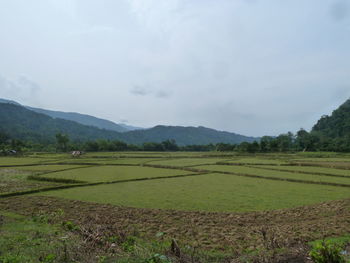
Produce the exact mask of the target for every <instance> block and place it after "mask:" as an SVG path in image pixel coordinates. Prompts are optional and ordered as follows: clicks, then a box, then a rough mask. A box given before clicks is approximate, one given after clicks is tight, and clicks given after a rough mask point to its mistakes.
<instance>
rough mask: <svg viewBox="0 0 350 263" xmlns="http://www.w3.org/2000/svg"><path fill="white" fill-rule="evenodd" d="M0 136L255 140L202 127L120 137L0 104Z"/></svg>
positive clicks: (142, 140) (192, 141)
mask: <svg viewBox="0 0 350 263" xmlns="http://www.w3.org/2000/svg"><path fill="white" fill-rule="evenodd" d="M0 132H3V133H6V134H7V135H9V136H10V137H12V138H15V139H21V140H25V141H32V142H41V143H46V142H47V143H50V142H51V143H52V142H54V141H55V135H56V134H57V133H64V134H67V135H68V136H69V138H70V140H71V141H88V140H97V139H107V140H121V141H124V142H126V143H130V144H142V143H145V142H161V141H164V140H168V139H175V140H176V142H177V144H178V145H189V144H209V143H219V142H222V143H240V142H242V141H248V142H251V141H253V140H255V139H257V138H253V137H246V136H242V135H238V134H235V133H229V132H221V131H216V130H213V129H208V128H204V127H198V128H196V127H173V126H156V127H154V128H151V129H146V130H137V131H129V132H124V133H120V132H116V131H111V130H105V129H99V128H96V127H93V126H86V125H82V124H80V123H77V122H74V121H69V120H64V119H60V118H51V117H50V116H47V115H45V114H41V113H37V112H34V111H31V110H29V109H27V108H25V107H22V106H19V105H15V104H11V103H0Z"/></svg>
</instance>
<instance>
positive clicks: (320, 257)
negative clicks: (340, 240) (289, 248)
mask: <svg viewBox="0 0 350 263" xmlns="http://www.w3.org/2000/svg"><path fill="white" fill-rule="evenodd" d="M341 252H342V247H341V246H339V245H338V244H335V243H333V242H331V241H330V240H328V241H325V240H323V241H322V242H320V243H317V244H316V245H315V246H314V247H313V248H312V250H311V252H310V257H311V259H312V261H313V262H315V263H346V260H345V257H344V256H343V255H342V253H341Z"/></svg>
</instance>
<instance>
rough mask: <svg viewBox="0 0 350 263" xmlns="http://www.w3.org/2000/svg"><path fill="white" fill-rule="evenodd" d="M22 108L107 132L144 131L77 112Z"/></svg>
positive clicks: (0, 101)
mask: <svg viewBox="0 0 350 263" xmlns="http://www.w3.org/2000/svg"><path fill="white" fill-rule="evenodd" d="M0 103H10V104H15V105H21V104H19V103H18V102H15V101H12V100H5V99H0ZM21 106H23V107H26V108H27V109H29V110H31V111H35V112H37V113H42V114H45V115H48V116H50V117H52V118H55V119H56V118H59V119H64V120H69V121H75V122H78V123H80V124H83V125H88V126H95V127H97V128H100V129H106V130H111V131H117V132H126V131H132V130H139V129H142V128H139V127H134V126H129V125H125V124H117V123H115V122H112V121H109V120H105V119H101V118H97V117H94V116H90V115H86V114H80V113H76V112H62V111H52V110H45V109H40V108H33V107H29V106H24V105H21Z"/></svg>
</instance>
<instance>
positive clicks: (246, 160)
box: [226, 157, 286, 164]
mask: <svg viewBox="0 0 350 263" xmlns="http://www.w3.org/2000/svg"><path fill="white" fill-rule="evenodd" d="M226 163H244V164H283V163H286V162H285V160H283V159H270V158H261V157H253V158H252V157H250V158H237V159H233V160H231V161H226Z"/></svg>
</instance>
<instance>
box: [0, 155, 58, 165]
mask: <svg viewBox="0 0 350 263" xmlns="http://www.w3.org/2000/svg"><path fill="white" fill-rule="evenodd" d="M52 160H53V159H50V158H32V157H0V166H1V165H25V164H39V163H45V162H50V161H52Z"/></svg>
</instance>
